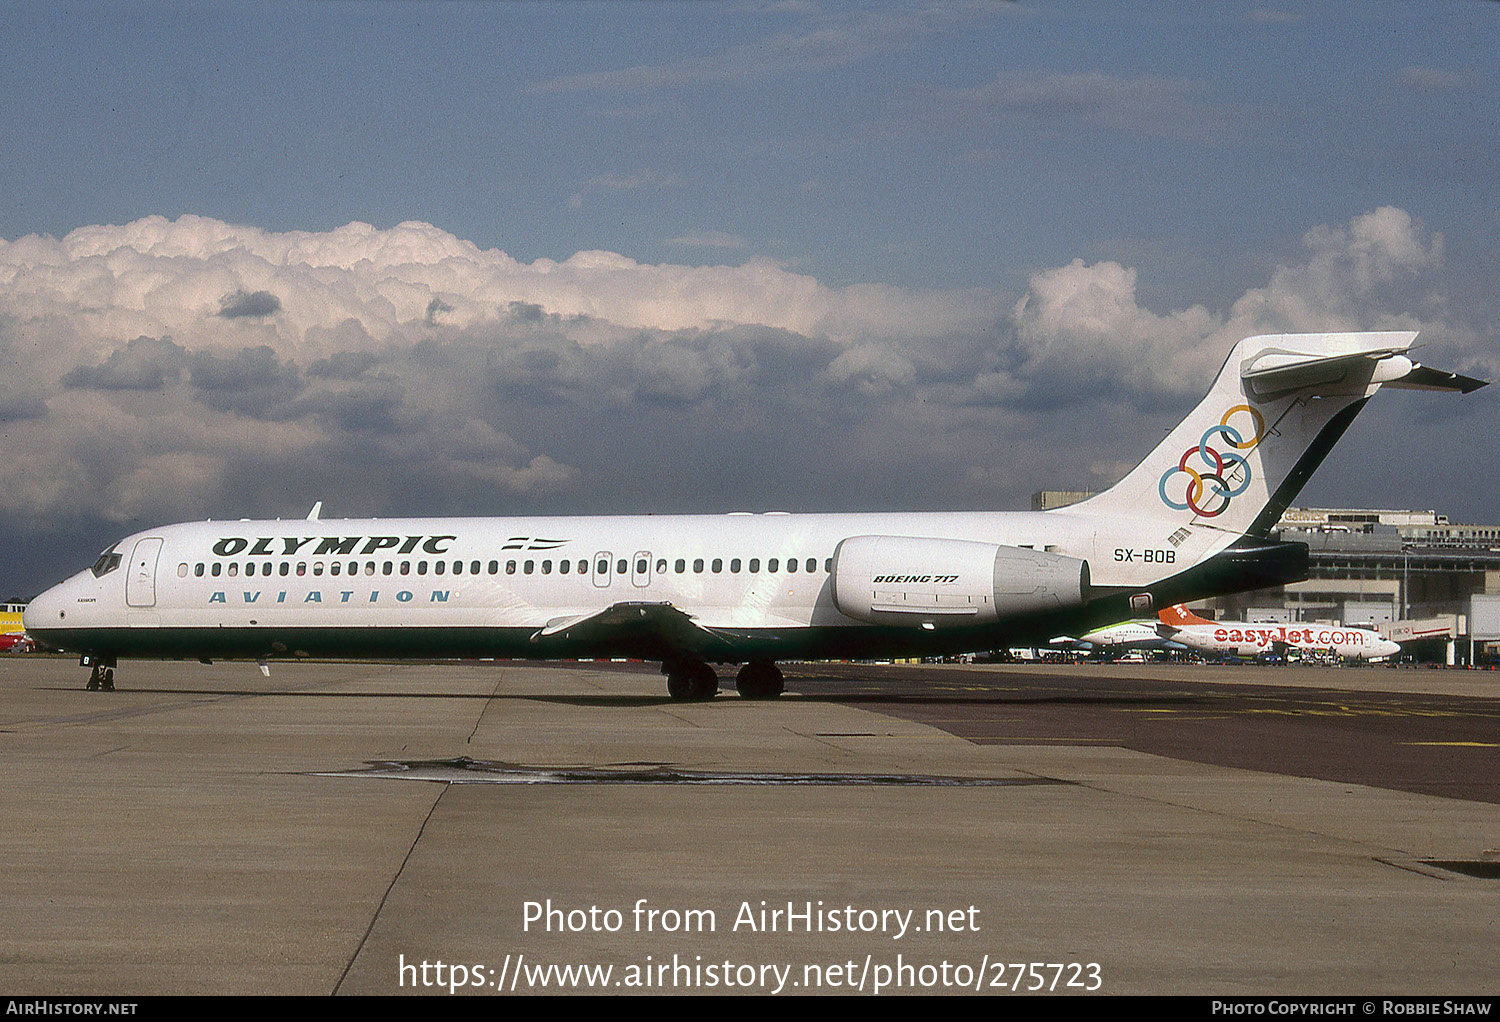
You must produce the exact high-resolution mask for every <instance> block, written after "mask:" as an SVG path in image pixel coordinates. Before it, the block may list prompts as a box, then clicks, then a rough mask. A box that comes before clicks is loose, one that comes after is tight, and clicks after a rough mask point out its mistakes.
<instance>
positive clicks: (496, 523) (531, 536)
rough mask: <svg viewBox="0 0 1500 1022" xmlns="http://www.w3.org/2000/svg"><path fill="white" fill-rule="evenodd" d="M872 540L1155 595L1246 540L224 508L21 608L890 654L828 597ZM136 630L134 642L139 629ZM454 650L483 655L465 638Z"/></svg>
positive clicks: (200, 623)
mask: <svg viewBox="0 0 1500 1022" xmlns="http://www.w3.org/2000/svg"><path fill="white" fill-rule="evenodd" d="M862 535H877V536H894V537H902V536H915V537H924V538H933V537H936V538H941V539H948V540H960V541H971V542H975V543H986V544H999V545H1001V546H1005V547H1015V548H1023V549H1024V548H1029V549H1031V550H1035V551H1044V552H1046V553H1047V554H1049V555H1057V556H1060V557H1067V558H1075V559H1077V560H1079V561H1083V562H1087V564H1088V566H1089V570H1090V571H1091V572H1092V586H1093V587H1094V588H1095V589H1096V590H1098V591H1101V592H1110V591H1124V590H1134V589H1143V588H1145V587H1147V586H1149V585H1150V584H1151V583H1153V582H1156V581H1158V580H1160V579H1162V578H1165V577H1169V576H1171V575H1173V574H1175V573H1176V572H1177V571H1178V570H1180V567H1183V566H1190V565H1192V564H1194V563H1196V562H1198V561H1200V560H1202V559H1204V558H1206V557H1209V556H1212V554H1213V553H1215V552H1217V551H1218V550H1219V549H1222V548H1223V547H1224V546H1227V545H1228V544H1229V543H1230V542H1231V541H1232V540H1233V539H1234V538H1235V537H1233V536H1230V535H1228V534H1225V533H1222V532H1220V531H1218V530H1216V529H1213V528H1191V529H1179V528H1176V527H1175V525H1174V524H1172V523H1165V524H1164V523H1162V522H1160V521H1152V520H1143V521H1140V522H1134V521H1129V520H1125V521H1119V520H1116V521H1100V520H1096V519H1094V518H1092V517H1089V516H1083V515H1077V514H1070V513H1068V512H1067V511H1053V512H1041V513H1033V512H1017V513H995V512H989V513H924V514H900V515H897V514H848V515H846V514H774V513H773V514H757V515H749V514H731V515H712V516H710V515H692V516H666V515H663V516H654V515H647V516H631V517H597V518H590V517H566V518H416V519H349V520H335V519H329V520H317V521H304V520H277V521H223V522H219V521H210V522H197V523H189V524H181V525H172V526H167V527H165V528H160V529H153V530H150V531H147V532H142V533H137V534H135V535H133V536H130V537H127V538H126V539H124V540H122V541H121V542H120V543H118V544H116V546H115V547H114V548H113V550H114V551H115V553H117V554H118V555H119V566H118V568H117V569H116V570H111V571H108V572H106V573H104V574H96V573H95V572H94V571H84V572H80V573H79V574H78V575H75V576H73V577H72V578H70V579H68V580H67V581H65V582H64V583H62V584H60V585H59V586H57V587H54V588H53V589H51V590H49V591H48V592H46V593H44V594H43V595H42V596H40V597H38V598H37V599H36V600H35V601H33V602H32V604H31V606H30V607H29V608H28V610H27V615H26V621H27V626H28V628H30V629H31V630H32V632H33V634H35V635H37V636H38V637H39V638H42V639H43V640H44V641H50V642H52V643H53V644H55V645H61V646H63V647H64V648H73V649H78V648H98V649H101V650H103V649H118V650H119V652H120V653H121V654H122V655H129V653H128V651H129V650H131V649H137V648H138V649H140V650H141V652H142V654H143V655H144V654H146V653H150V652H152V651H154V652H155V654H156V655H161V654H164V653H173V654H174V655H202V656H213V655H220V656H227V655H236V654H237V655H246V654H247V653H249V652H253V649H251V646H253V642H252V643H251V644H250V645H249V646H247V645H246V644H245V642H244V639H245V637H246V636H247V635H249V634H251V633H255V634H258V635H260V636H262V637H264V638H266V639H267V640H268V641H269V642H272V643H280V644H281V645H284V646H286V647H288V649H287V650H286V651H287V652H296V651H298V650H299V649H300V648H301V647H302V646H305V645H307V644H308V642H307V640H306V638H305V637H306V635H307V634H309V632H316V631H320V632H324V633H331V632H333V631H337V632H338V633H340V635H341V636H342V638H341V639H340V641H339V642H338V643H336V644H335V645H336V646H337V647H338V648H340V649H342V648H345V647H347V648H349V649H351V650H352V649H354V648H356V647H358V646H360V639H361V638H365V639H368V638H371V637H373V636H376V635H377V634H379V633H384V632H392V633H394V632H400V631H403V630H410V629H432V630H448V631H449V632H452V633H455V634H456V632H457V631H463V630H467V631H469V632H487V633H490V634H491V635H494V636H500V635H504V636H506V639H505V641H502V642H497V643H494V644H493V648H492V649H491V652H492V653H493V654H495V655H511V656H522V655H538V656H540V655H554V656H566V655H601V654H602V653H603V652H608V650H604V649H597V648H595V646H596V645H597V643H595V644H589V643H585V644H583V645H581V646H579V647H577V648H562V647H559V646H558V645H556V644H551V645H549V644H546V643H538V642H537V641H535V640H534V639H532V636H533V635H534V633H536V632H538V631H539V630H543V629H546V628H548V626H549V625H556V624H557V623H558V622H560V621H567V620H569V619H572V618H582V617H586V616H587V615H590V614H594V613H597V612H599V611H600V610H601V608H605V607H610V606H614V605H618V604H627V603H646V604H670V605H671V606H672V607H674V608H677V609H678V610H681V611H683V612H684V613H686V614H687V615H689V616H690V617H691V619H692V621H693V623H694V624H695V625H697V626H699V627H701V628H703V629H707V630H710V631H716V632H717V631H722V632H724V633H726V634H731V635H746V634H753V633H766V634H774V635H775V636H777V642H778V643H780V644H781V646H783V647H784V648H786V649H787V650H788V651H789V653H794V654H796V655H802V656H812V655H816V653H817V649H816V648H809V642H811V643H812V646H814V647H815V646H816V645H817V643H816V642H815V641H812V640H811V638H810V637H802V638H801V639H799V638H798V637H796V636H793V635H792V634H791V633H793V632H796V631H798V630H809V629H813V630H816V629H830V630H833V631H837V632H840V633H843V634H841V636H840V639H839V641H838V642H836V643H835V644H834V646H835V647H836V649H837V650H840V651H841V650H843V649H845V648H848V645H849V642H850V641H853V642H854V644H855V645H856V646H857V645H858V640H857V638H856V639H854V640H851V639H850V637H849V635H848V634H847V633H848V631H849V630H851V629H852V630H854V634H855V635H856V636H857V635H858V634H859V633H861V632H862V633H866V634H868V635H869V636H870V637H872V638H873V637H874V636H876V635H877V634H879V635H881V636H882V639H881V642H880V644H879V645H880V649H879V651H881V652H883V653H884V654H885V655H890V652H891V651H890V646H891V638H892V637H891V635H890V634H889V633H890V631H891V629H889V628H880V627H878V626H876V625H872V624H870V623H869V622H861V621H857V620H853V619H851V618H850V617H848V616H847V615H845V614H843V613H841V612H840V610H839V609H838V607H836V606H835V604H834V601H833V599H832V598H831V593H830V569H831V567H832V563H833V558H834V556H835V552H836V551H837V550H838V548H839V545H840V543H841V542H842V541H844V540H846V539H849V538H850V537H854V536H862ZM944 567H945V566H943V565H936V564H935V565H932V566H931V567H930V568H928V569H927V570H929V571H941V570H944ZM901 570H902V571H905V572H908V574H904V575H902V576H900V578H902V579H907V578H913V577H916V576H913V575H911V574H909V573H910V572H911V570H912V567H911V566H910V565H903V566H902V568H901ZM875 577H876V579H877V580H878V579H879V578H881V576H875ZM939 577H946V576H939ZM904 623H906V624H907V625H909V627H908V628H906V629H898V630H899V631H911V632H913V633H914V637H915V638H916V639H917V640H918V641H917V642H916V644H915V647H914V648H923V649H925V648H930V646H931V641H930V639H931V637H930V636H923V635H922V634H921V633H922V632H923V631H924V630H925V631H928V632H930V631H934V630H936V629H937V628H951V627H952V626H953V625H955V624H962V622H961V621H953V620H948V619H938V620H937V621H936V622H935V623H933V624H930V625H929V627H928V628H926V629H923V627H922V625H923V624H924V622H922V621H918V620H915V619H912V620H909V621H905V622H904ZM127 632H129V633H130V634H132V635H135V636H137V638H135V639H132V640H129V641H127V640H126V638H125V634H126V633H127ZM152 633H156V634H155V635H153V634H152ZM106 634H107V635H109V636H113V638H110V639H109V640H108V641H106V639H105V636H106ZM1054 634H1055V633H1054ZM142 635H144V638H140V636H142ZM229 635H233V636H235V637H236V640H235V642H233V643H228V644H227V647H228V648H221V649H218V651H217V652H216V651H215V648H214V647H215V641H214V640H215V638H216V637H221V638H222V637H227V636H229ZM84 636H88V637H89V638H88V639H87V640H85V639H84V638H83V637H84ZM169 636H178V637H184V638H183V639H182V641H175V640H174V641H168V640H169ZM277 636H282V637H284V638H285V640H286V641H283V638H277ZM186 637H191V641H187V639H186ZM520 638H524V639H526V640H527V641H528V642H529V643H530V645H526V646H520V645H518V642H519V639H520ZM804 640H805V641H804ZM142 644H144V645H142ZM225 645H226V644H225V643H220V646H225ZM480 645H481V646H482V645H483V644H482V643H480ZM605 645H608V644H607V643H606V644H605ZM897 645H898V646H899V645H900V644H899V643H897ZM455 648H457V649H462V650H463V651H464V652H465V653H473V652H475V651H476V646H475V643H474V642H473V641H467V640H466V641H464V642H462V643H459V644H457V645H456V647H455ZM872 648H873V647H872ZM976 648H984V645H983V644H981V645H980V646H977V647H976ZM378 649H379V647H378V644H377V649H376V650H375V651H378ZM896 651H897V652H899V649H898V650H896ZM273 652H275V653H281V652H283V650H281V649H274V650H273ZM746 655H747V656H748V655H750V654H749V653H748V652H747V654H746ZM756 655H762V654H758V653H757V654H756ZM830 655H832V654H830ZM836 655H851V654H847V653H842V652H838V653H837V654H836Z"/></svg>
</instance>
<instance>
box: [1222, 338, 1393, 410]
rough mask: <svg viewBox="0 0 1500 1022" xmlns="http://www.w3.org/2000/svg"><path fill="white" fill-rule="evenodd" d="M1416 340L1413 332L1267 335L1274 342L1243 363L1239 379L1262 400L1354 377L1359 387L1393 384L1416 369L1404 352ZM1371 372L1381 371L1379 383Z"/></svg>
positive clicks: (1329, 384) (1326, 385) (1327, 385)
mask: <svg viewBox="0 0 1500 1022" xmlns="http://www.w3.org/2000/svg"><path fill="white" fill-rule="evenodd" d="M1416 338H1417V335H1416V333H1415V332H1414V331H1401V332H1396V331H1389V332H1381V333H1362V334H1307V335H1295V334H1286V335H1281V336H1279V337H1266V338H1264V339H1263V340H1265V341H1267V342H1269V343H1267V344H1266V345H1265V346H1264V347H1262V348H1260V349H1259V350H1258V351H1256V352H1255V353H1254V355H1252V356H1251V357H1250V358H1248V359H1246V360H1245V361H1244V362H1242V363H1240V379H1242V380H1244V381H1245V385H1246V388H1247V389H1248V390H1249V392H1250V393H1251V394H1252V395H1253V396H1256V397H1260V398H1269V397H1272V396H1274V395H1276V394H1284V393H1286V392H1288V391H1293V390H1301V389H1303V388H1305V387H1324V388H1326V387H1331V386H1337V385H1338V384H1340V383H1343V382H1344V381H1345V380H1351V379H1352V380H1353V381H1356V382H1357V384H1358V385H1359V386H1364V385H1365V384H1367V383H1369V382H1381V381H1380V380H1379V378H1378V376H1384V377H1386V378H1387V379H1390V380H1393V379H1397V378H1399V377H1400V376H1401V375H1403V374H1405V373H1407V372H1410V370H1411V369H1412V363H1411V361H1410V360H1408V359H1407V358H1406V357H1405V356H1404V355H1403V354H1402V352H1404V351H1406V349H1407V348H1410V347H1411V343H1412V341H1414V340H1416ZM1277 342H1281V343H1277ZM1381 363H1385V364H1384V365H1382V364H1381ZM1372 370H1373V371H1375V372H1376V373H1378V376H1377V379H1376V380H1375V381H1371V380H1370V373H1371V372H1372Z"/></svg>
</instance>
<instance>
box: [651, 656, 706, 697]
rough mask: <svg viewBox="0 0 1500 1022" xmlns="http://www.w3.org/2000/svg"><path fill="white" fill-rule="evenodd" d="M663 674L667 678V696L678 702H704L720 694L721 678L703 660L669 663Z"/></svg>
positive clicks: (664, 664) (663, 668) (662, 670)
mask: <svg viewBox="0 0 1500 1022" xmlns="http://www.w3.org/2000/svg"><path fill="white" fill-rule="evenodd" d="M661 673H663V674H665V675H666V676H667V695H669V696H671V697H672V698H673V699H674V700H676V701H677V702H695V703H696V702H703V701H704V700H707V699H712V698H713V697H714V696H716V695H718V693H719V676H718V675H717V674H716V673H714V669H713V668H712V667H710V666H708V665H707V664H705V663H704V662H703V661H701V660H678V661H667V662H666V663H663V664H662V665H661Z"/></svg>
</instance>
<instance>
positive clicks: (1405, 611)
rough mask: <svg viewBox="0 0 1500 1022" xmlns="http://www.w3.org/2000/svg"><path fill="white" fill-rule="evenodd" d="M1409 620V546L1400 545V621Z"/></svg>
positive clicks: (1406, 544) (1408, 544)
mask: <svg viewBox="0 0 1500 1022" xmlns="http://www.w3.org/2000/svg"><path fill="white" fill-rule="evenodd" d="M1410 618H1411V544H1410V543H1402V544H1401V620H1403V621H1406V620H1409V619H1410Z"/></svg>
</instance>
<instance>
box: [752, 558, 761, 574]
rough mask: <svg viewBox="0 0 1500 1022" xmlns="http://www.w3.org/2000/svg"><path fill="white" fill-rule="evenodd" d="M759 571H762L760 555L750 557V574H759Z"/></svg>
mask: <svg viewBox="0 0 1500 1022" xmlns="http://www.w3.org/2000/svg"><path fill="white" fill-rule="evenodd" d="M759 572H760V558H759V557H752V558H750V574H752V575H755V574H758V573H759Z"/></svg>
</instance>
